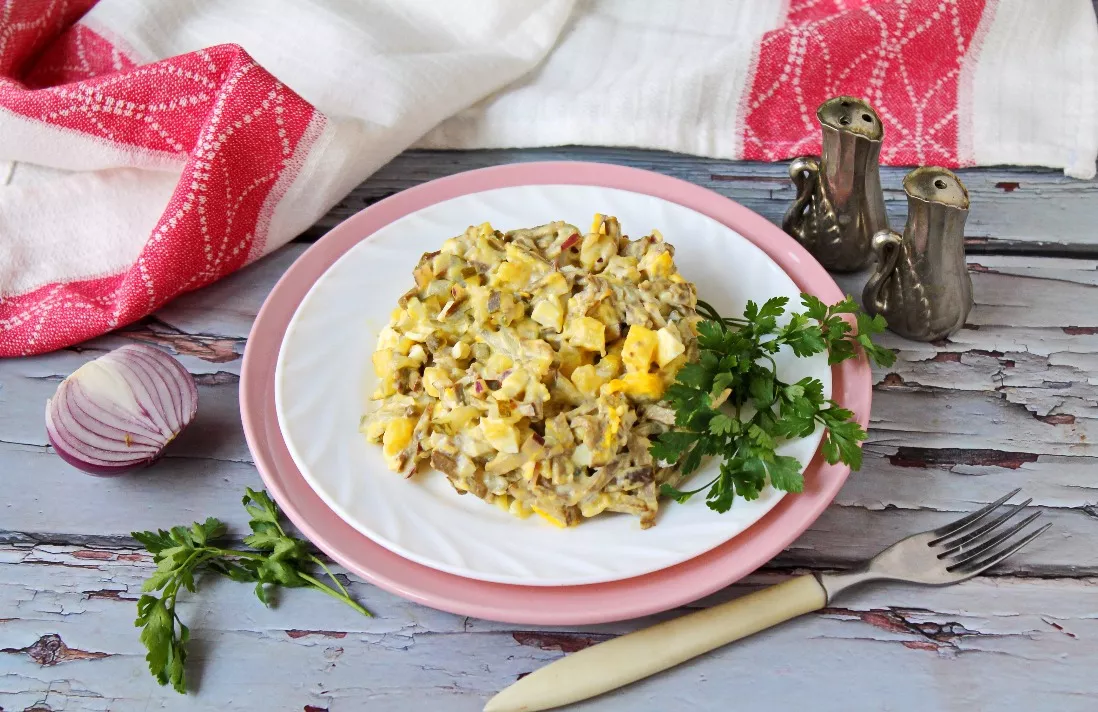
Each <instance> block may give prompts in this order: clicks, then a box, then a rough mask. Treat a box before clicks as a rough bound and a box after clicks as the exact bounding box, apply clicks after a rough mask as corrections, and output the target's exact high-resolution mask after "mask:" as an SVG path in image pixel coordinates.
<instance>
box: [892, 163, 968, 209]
mask: <svg viewBox="0 0 1098 712" xmlns="http://www.w3.org/2000/svg"><path fill="white" fill-rule="evenodd" d="M904 191H905V192H906V193H907V194H908V195H910V196H911V197H913V198H919V199H920V200H925V201H927V202H929V203H942V204H943V205H952V206H953V207H956V208H960V209H962V210H968V189H967V188H965V184H964V183H962V182H961V179H960V178H958V177H957V176H956V175H954V173H953V171H951V170H948V169H946V168H940V167H938V166H922V167H920V168H916V169H915V170H913V171H911V172H910V173H908V174H907V176H906V177H905V178H904Z"/></svg>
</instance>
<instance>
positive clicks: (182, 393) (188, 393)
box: [46, 344, 198, 477]
mask: <svg viewBox="0 0 1098 712" xmlns="http://www.w3.org/2000/svg"><path fill="white" fill-rule="evenodd" d="M122 348H123V349H126V350H127V353H126V357H127V358H129V359H131V360H132V361H136V365H135V364H133V363H131V364H123V365H122V368H123V369H124V370H129V371H130V372H131V373H130V376H131V377H133V378H135V379H136V380H137V381H138V382H140V384H141V386H142V387H143V388H145V389H146V393H147V395H146V396H145V397H143V398H139V399H138V404H139V407H140V408H141V412H142V413H143V414H144V415H145V417H146V418H148V419H149V421H150V423H151V425H153V426H154V427H161V428H162V427H163V425H164V424H165V418H166V417H172V418H173V419H178V421H179V423H180V426H179V429H178V430H175V431H174V433H173V434H172V436H171V437H170V438H169V439H168V440H167V441H166V442H165V443H164V445H163V446H160V447H159V449H158V450H156V451H155V452H151V453H148V454H147V455H146V456H145V457H139V458H136V459H133V460H126V461H123V462H119V463H117V464H113V463H105V462H102V461H100V462H89V461H88V459H89V458H93V459H94V458H96V456H95V455H94V454H92V453H91V452H89V450H92V451H96V452H104V453H109V452H114V451H112V450H105V449H104V450H100V449H98V448H97V447H96V446H95V445H92V444H91V443H89V442H86V441H81V440H80V439H79V438H78V437H77V436H76V435H74V434H73V433H71V432H70V431H69V430H68V428H67V427H66V426H65V423H64V422H61V423H59V422H58V421H57V418H56V417H55V416H54V415H52V414H51V409H55V408H56V409H61V408H75V407H78V406H75V405H74V404H73V403H72V402H71V396H72V393H73V392H74V391H73V390H71V389H75V388H76V387H77V386H78V384H79V381H77V382H73V383H67V382H63V383H62V385H61V386H59V387H58V392H57V394H55V395H54V397H53V398H52V399H51V400H50V402H49V403H47V405H46V437H47V439H48V440H49V443H50V445H51V446H52V447H53V449H54V451H55V452H56V453H57V455H58V456H59V457H60V458H61V459H62V460H63V461H64V462H66V463H68V464H69V465H71V466H73V467H75V468H76V469H78V470H81V471H82V472H85V473H87V474H89V475H93V476H96V477H117V476H119V475H124V474H128V473H131V472H134V471H136V470H141V469H144V468H146V467H148V466H149V465H151V464H153V463H154V462H156V461H157V460H159V459H160V458H161V456H162V455H163V453H164V449H165V448H166V447H167V445H168V444H169V443H170V442H171V441H172V440H174V439H175V438H176V437H178V436H179V434H180V433H182V432H183V431H184V430H186V428H187V426H188V425H189V424H190V423H191V422H193V421H194V416H195V414H196V412H197V407H198V389H197V387H196V386H195V383H194V378H193V377H191V375H190V374H189V373H188V372H187V370H186V369H184V368H183V365H182V364H180V363H179V362H178V361H176V360H175V359H174V358H172V357H170V356H168V355H167V354H165V353H164V352H162V351H159V350H158V349H155V348H153V347H150V346H145V345H143V344H131V345H128V346H125V347H122ZM120 350H121V349H119V350H116V351H115V352H112V353H118V351H120ZM135 369H136V370H135ZM157 369H163V370H162V371H158V370H157ZM154 376H155V377H157V378H159V379H160V382H158V383H150V381H149V379H150V378H151V377H154ZM173 388H178V389H179V390H178V392H177V391H173V390H172V389H173ZM164 396H167V401H165V400H164ZM142 400H143V401H145V404H141V401H142ZM146 405H158V406H160V407H161V409H162V410H161V411H159V412H156V413H150V412H149V411H148V408H147V407H146ZM81 411H82V413H83V415H84V416H86V417H94V416H91V415H90V414H88V413H87V412H86V410H84V409H83V408H81ZM168 411H171V413H172V415H171V416H168V415H167V412H168ZM56 412H58V411H57V410H52V413H56ZM66 418H67V420H68V421H69V422H70V423H71V422H72V416H66ZM134 425H136V423H134ZM104 426H105V427H109V428H113V429H115V430H117V429H118V428H117V426H112V425H109V424H106V423H105V424H104ZM83 427H84V428H85V429H88V425H86V424H84V425H83ZM147 427H148V426H146V432H148V433H149V434H150V435H151V432H152V431H148V430H147ZM88 432H89V433H95V432H96V430H95V429H89V430H88ZM139 432H140V429H139V430H138V431H135V432H134V435H135V436H136V437H135V440H138V439H140V440H144V441H145V442H144V443H141V444H142V445H144V446H146V447H148V446H149V443H148V441H147V438H148V437H149V436H148V435H139V434H138V433H139ZM103 437H107V436H103ZM126 438H127V439H126V442H127V443H129V436H126ZM66 440H69V441H72V442H66ZM81 443H82V444H83V445H84V446H85V447H86V448H87V449H86V450H85V451H84V452H83V453H81V452H80V447H79V445H80V444H81ZM119 452H124V451H119ZM98 459H99V460H102V459H103V458H102V457H99V458H98Z"/></svg>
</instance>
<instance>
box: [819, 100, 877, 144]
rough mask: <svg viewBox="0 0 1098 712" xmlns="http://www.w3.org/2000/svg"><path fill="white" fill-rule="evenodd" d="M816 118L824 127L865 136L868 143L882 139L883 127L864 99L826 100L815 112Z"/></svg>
mask: <svg viewBox="0 0 1098 712" xmlns="http://www.w3.org/2000/svg"><path fill="white" fill-rule="evenodd" d="M816 118H818V119H819V120H820V123H821V124H823V125H824V126H828V127H831V128H833V129H837V130H839V131H850V132H851V133H856V134H859V135H861V136H865V137H866V138H868V139H869V140H870V141H880V140H881V139H882V138H884V126H883V125H882V124H881V119H880V117H879V116H877V112H876V111H874V110H873V107H872V106H870V105H869V103H868V102H866V101H865V100H864V99H858V98H857V97H853V96H837V97H835V98H833V99H828V100H827V101H825V102H824V103H822V104H820V108H819V109H817V110H816Z"/></svg>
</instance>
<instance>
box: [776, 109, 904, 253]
mask: <svg viewBox="0 0 1098 712" xmlns="http://www.w3.org/2000/svg"><path fill="white" fill-rule="evenodd" d="M816 118H817V119H818V120H819V122H820V126H821V128H822V129H823V151H822V153H821V157H820V158H817V157H816V156H802V157H800V158H796V159H794V160H793V163H792V164H791V165H790V166H789V177H790V178H791V179H792V180H793V183H794V184H795V185H796V186H797V197H796V199H795V200H794V201H793V205H792V206H790V208H789V210H788V211H787V212H786V214H785V219H784V220H783V221H782V229H783V230H785V231H786V232H787V233H789V234H790V235H791V236H792V237H793V238H794V239H796V240H797V242H799V243H801V244H802V245H804V246H805V247H806V248H807V249H808V251H809V252H811V253H812V255H813V256H814V257H815V258H816V259H817V260H819V261H820V264H822V265H823V266H824V267H826V268H827V269H829V270H832V271H835V272H854V271H857V270H860V269H862V268H864V267H865V266H866V264H867V263H868V262H869V259H870V257H871V255H872V250H871V247H870V242H871V240H872V239H873V235H874V234H875V233H876V232H878V231H879V230H883V229H886V228H887V227H888V218H887V216H886V215H885V206H884V196H883V195H882V194H881V176H880V170H879V164H878V161H879V160H880V155H881V140H882V139H883V138H884V126H883V125H882V124H881V119H880V117H878V116H877V112H875V111H874V110H873V107H871V106H870V105H869V104H868V103H867V102H865V101H864V100H862V99H857V98H854V97H850V96H837V97H835V98H833V99H828V100H827V101H825V102H824V103H823V104H821V105H820V108H819V109H817V110H816Z"/></svg>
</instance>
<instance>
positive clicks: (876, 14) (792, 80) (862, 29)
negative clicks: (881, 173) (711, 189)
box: [743, 0, 994, 166]
mask: <svg viewBox="0 0 1098 712" xmlns="http://www.w3.org/2000/svg"><path fill="white" fill-rule="evenodd" d="M989 1H990V2H993V1H994V0H989ZM987 4H988V2H986V1H985V0H948V1H947V2H939V0H846V1H845V2H844V1H843V0H803V1H801V2H793V3H792V5H791V6H790V8H789V14H788V18H787V21H786V23H785V24H784V25H783V26H782V27H781V28H780V29H777V30H774V31H773V32H770V33H768V34H766V35H765V36H764V38H763V40H762V43H761V46H760V48H759V55H758V64H757V67H756V70H755V76H754V79H753V84H752V87H751V90H750V92H749V93H748V95H747V98H746V99H745V101H746V104H745V109H746V110H745V119H744V127H743V146H744V156H743V157H744V158H746V159H753V160H763V161H776V160H781V159H785V158H792V157H794V156H800V155H805V154H813V153H815V154H818V153H819V151H820V127H819V123H818V122H817V120H816V107H818V106H819V105H820V104H821V103H823V102H824V101H825V100H827V99H829V98H830V97H833V96H836V95H839V94H846V95H850V96H857V97H863V98H865V99H868V100H869V103H870V104H872V105H873V108H874V109H876V110H877V113H878V114H879V115H880V117H881V121H882V123H883V124H884V128H885V141H884V143H883V146H882V149H881V161H882V163H887V164H892V165H924V164H934V165H942V166H958V165H961V156H960V155H959V153H960V152H959V151H958V145H957V144H958V142H957V111H958V87H959V83H960V78H961V68H962V65H963V63H964V62H965V58H966V55H967V54H968V53H969V52H970V51H971V50H973V49H974V42H973V38H974V37H975V36H976V30H977V27H978V26H979V24H980V18H981V17H982V16H983V13H984V11H985V6H986V5H987ZM988 9H989V10H991V8H988Z"/></svg>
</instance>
